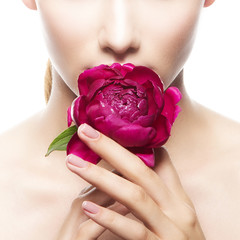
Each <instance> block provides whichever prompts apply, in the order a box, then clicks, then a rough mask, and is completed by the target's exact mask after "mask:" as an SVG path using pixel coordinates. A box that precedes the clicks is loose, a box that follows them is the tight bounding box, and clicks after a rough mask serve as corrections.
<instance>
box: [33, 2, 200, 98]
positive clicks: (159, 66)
mask: <svg viewBox="0 0 240 240" xmlns="http://www.w3.org/2000/svg"><path fill="white" fill-rule="evenodd" d="M203 4H204V1H203V0H36V5H37V9H38V11H39V13H40V17H41V19H42V23H43V29H44V37H45V40H46V44H47V48H48V50H49V56H50V59H51V61H52V64H53V66H54V68H55V70H56V71H57V72H58V74H59V75H60V76H61V77H62V79H63V80H64V81H65V83H66V84H67V85H68V86H69V87H70V89H71V90H72V91H73V92H74V93H75V94H78V90H77V78H78V75H79V74H80V73H81V72H82V71H84V70H86V69H87V68H92V67H94V66H96V65H100V64H108V65H111V64H112V63H114V62H119V63H122V64H123V63H129V62H130V63H133V64H135V65H145V66H147V67H149V68H151V69H153V70H154V71H156V72H157V73H158V74H159V75H160V77H161V79H162V80H163V82H164V83H165V86H166V87H167V86H168V85H169V84H171V82H172V81H173V80H174V79H175V77H176V76H177V75H178V74H179V72H180V71H181V70H182V68H183V65H184V63H185V61H186V59H187V58H188V56H189V53H190V51H191V49H192V46H193V42H194V37H195V30H196V27H197V23H198V19H199V14H200V11H201V9H202V7H203Z"/></svg>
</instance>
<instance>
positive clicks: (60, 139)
mask: <svg viewBox="0 0 240 240" xmlns="http://www.w3.org/2000/svg"><path fill="white" fill-rule="evenodd" d="M75 132H77V126H75V125H74V126H72V127H69V128H67V129H66V130H65V131H63V132H62V133H60V134H59V135H58V136H57V137H56V138H55V139H54V140H53V141H52V143H51V144H50V146H49V147H48V151H47V153H46V155H45V157H47V156H48V155H49V154H50V153H51V152H53V151H55V150H58V151H64V150H65V151H66V149H67V144H68V142H69V141H70V139H71V138H72V136H73V134H74V133H75Z"/></svg>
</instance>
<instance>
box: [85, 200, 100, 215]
mask: <svg viewBox="0 0 240 240" xmlns="http://www.w3.org/2000/svg"><path fill="white" fill-rule="evenodd" d="M82 207H83V209H84V210H85V211H87V212H89V213H91V214H96V213H98V212H99V207H98V206H97V205H96V204H94V203H92V202H88V201H84V202H83V203H82Z"/></svg>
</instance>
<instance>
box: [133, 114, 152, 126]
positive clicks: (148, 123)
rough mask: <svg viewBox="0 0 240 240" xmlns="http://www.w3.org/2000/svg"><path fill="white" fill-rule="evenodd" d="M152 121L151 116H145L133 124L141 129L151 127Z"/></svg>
mask: <svg viewBox="0 0 240 240" xmlns="http://www.w3.org/2000/svg"><path fill="white" fill-rule="evenodd" d="M154 120H155V116H154V115H153V114H152V115H145V116H140V117H139V118H138V119H137V120H136V121H134V122H133V124H136V125H140V126H142V127H150V126H152V124H153V122H154Z"/></svg>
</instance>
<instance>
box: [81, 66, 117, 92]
mask: <svg viewBox="0 0 240 240" xmlns="http://www.w3.org/2000/svg"><path fill="white" fill-rule="evenodd" d="M116 75H120V74H119V73H116V71H115V70H114V69H112V68H110V67H109V66H108V65H104V64H101V65H99V66H97V67H94V68H91V69H88V70H86V71H84V72H83V73H81V74H80V75H79V78H78V89H79V94H80V95H87V94H88V91H89V86H90V85H91V84H92V83H93V82H94V81H95V80H97V79H108V78H111V77H114V76H116Z"/></svg>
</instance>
